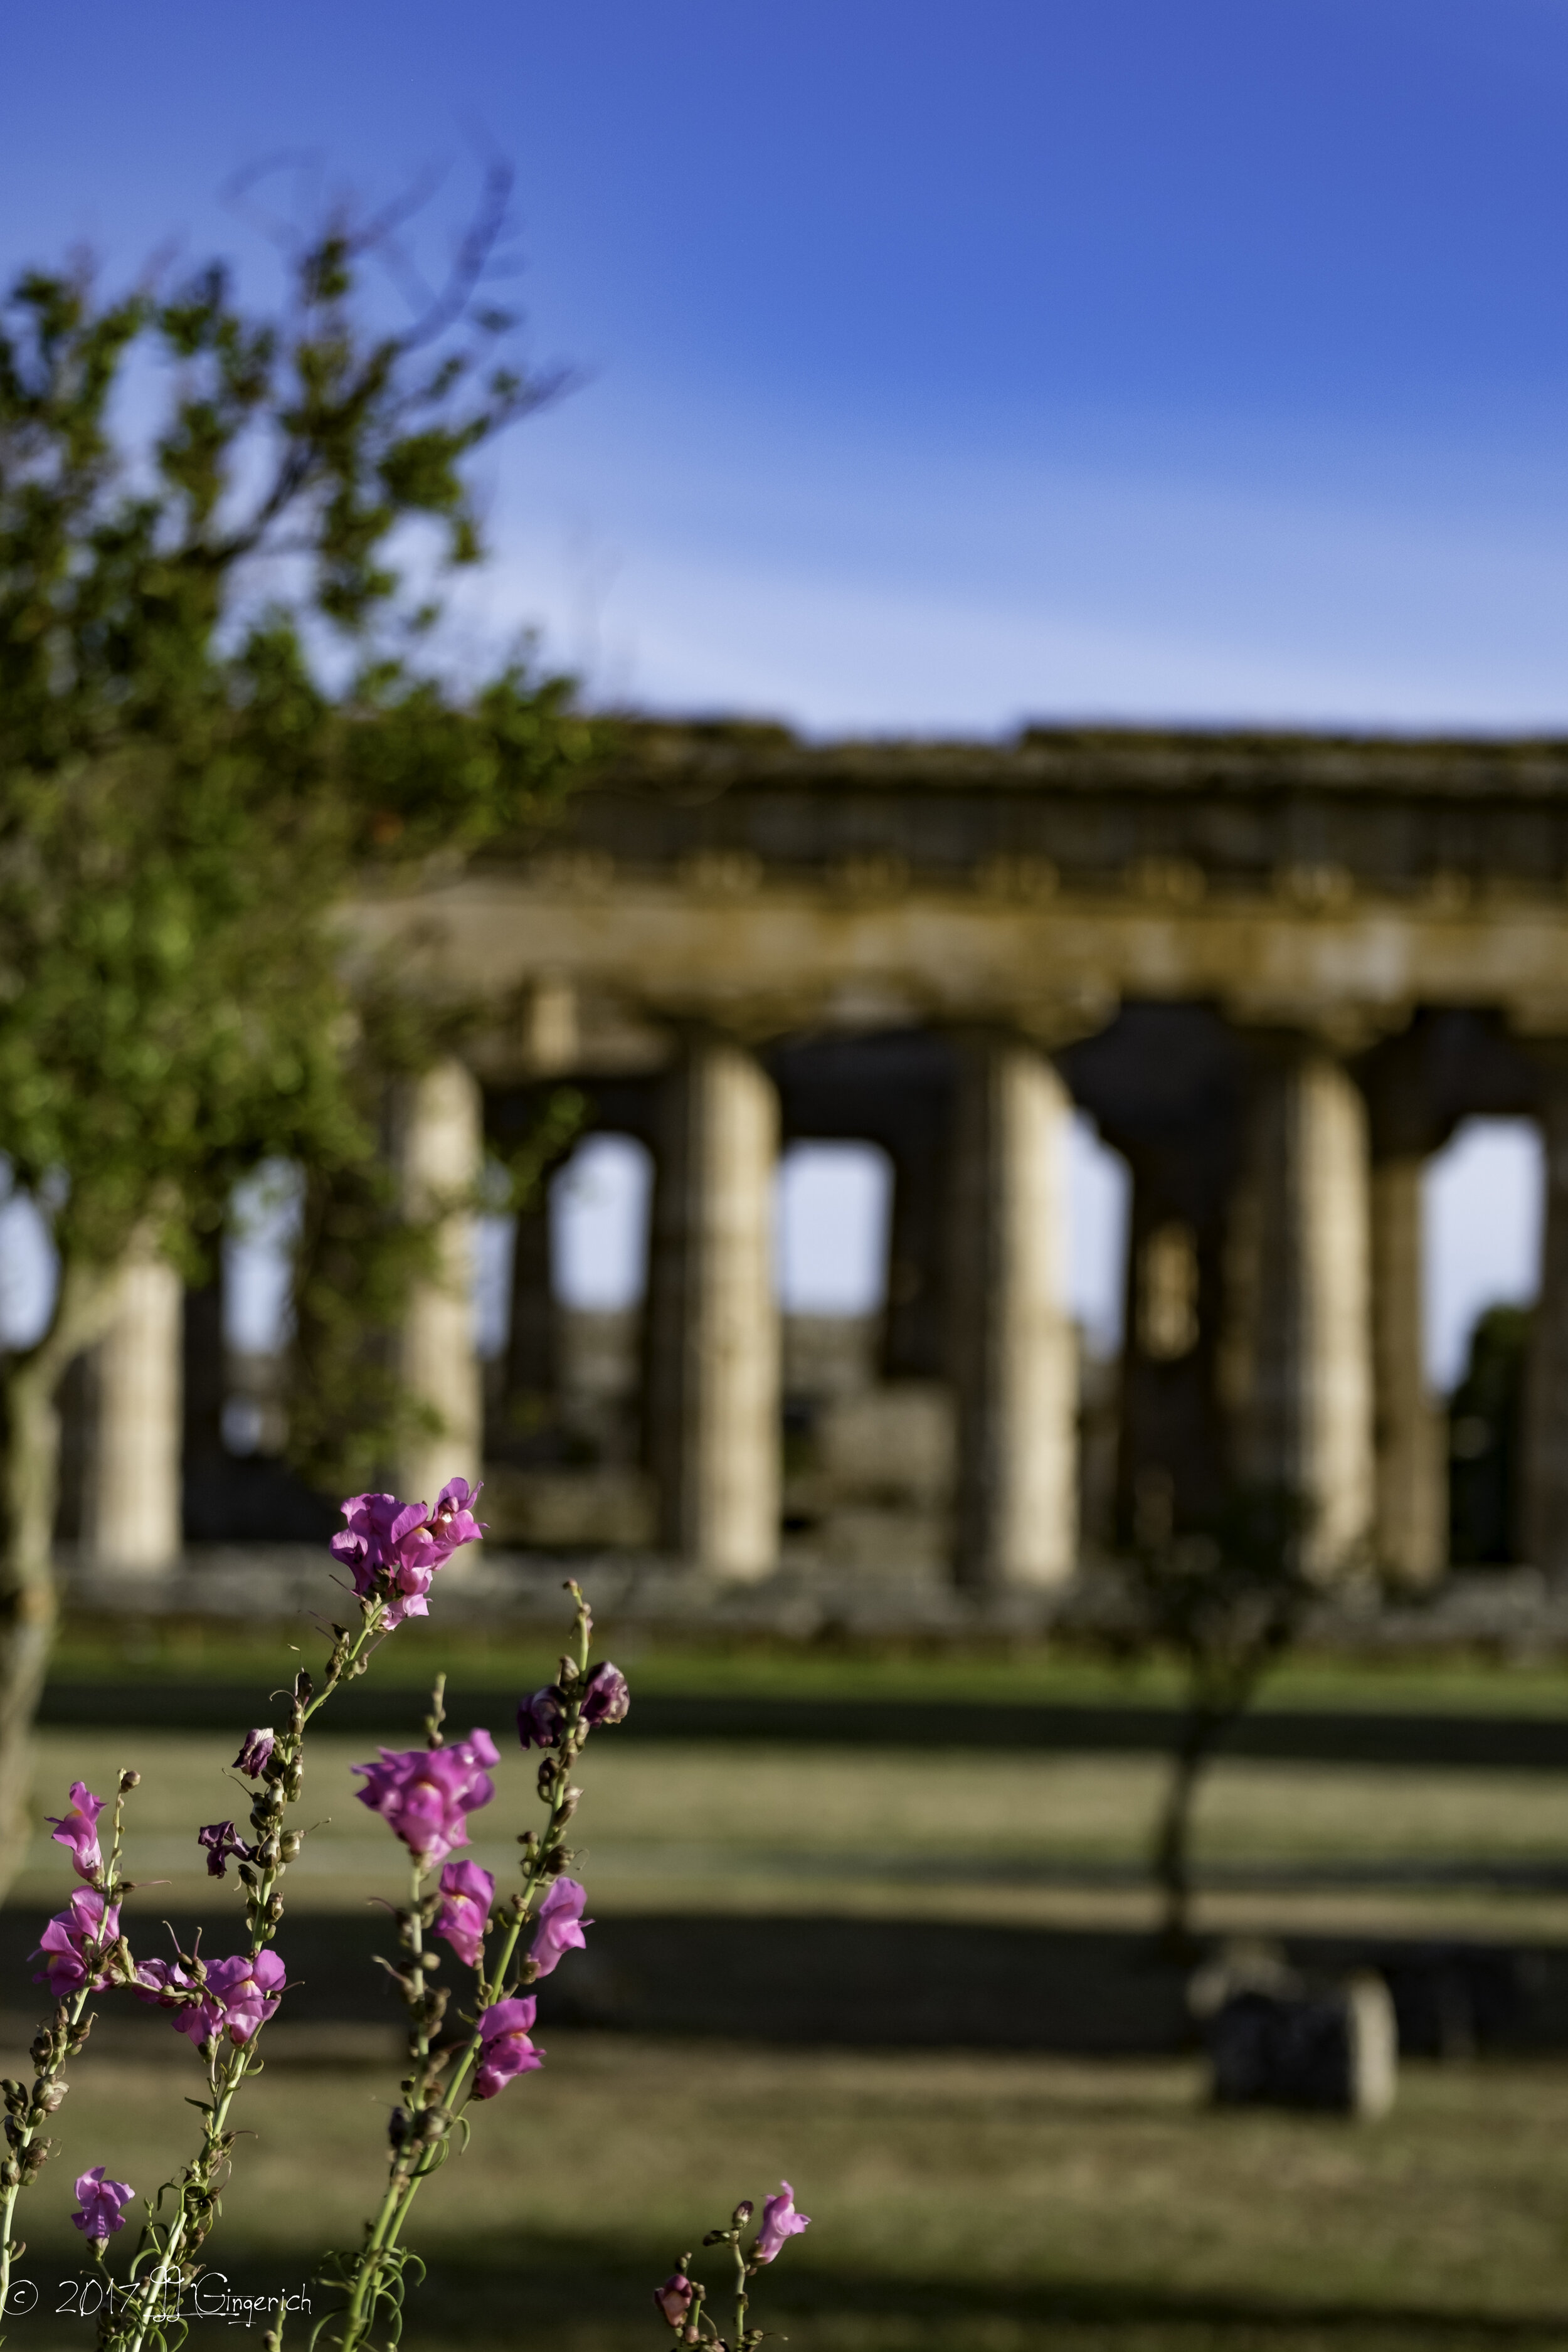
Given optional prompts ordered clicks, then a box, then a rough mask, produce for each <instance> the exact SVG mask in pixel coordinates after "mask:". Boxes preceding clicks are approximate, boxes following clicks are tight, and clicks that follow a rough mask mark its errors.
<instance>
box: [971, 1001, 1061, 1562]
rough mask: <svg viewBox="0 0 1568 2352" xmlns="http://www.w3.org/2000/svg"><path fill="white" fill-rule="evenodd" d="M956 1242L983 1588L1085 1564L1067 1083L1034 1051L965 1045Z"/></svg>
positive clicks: (974, 1533)
mask: <svg viewBox="0 0 1568 2352" xmlns="http://www.w3.org/2000/svg"><path fill="white" fill-rule="evenodd" d="M957 1052H958V1056H959V1065H960V1067H959V1082H958V1101H957V1117H956V1119H955V1127H954V1136H953V1188H952V1190H953V1197H952V1229H951V1234H950V1239H949V1265H950V1290H949V1297H950V1314H951V1317H952V1324H951V1331H952V1377H953V1382H954V1386H955V1389H956V1391H957V1404H958V1497H957V1513H956V1530H955V1537H956V1539H955V1559H954V1569H955V1573H956V1576H957V1580H958V1581H959V1582H960V1583H961V1584H964V1585H970V1586H973V1587H977V1588H979V1589H982V1590H997V1589H1005V1588H1006V1587H1009V1586H1025V1587H1028V1586H1036V1587H1038V1586H1049V1585H1055V1584H1060V1583H1062V1582H1064V1581H1065V1580H1067V1579H1068V1578H1069V1577H1070V1576H1071V1575H1072V1573H1073V1571H1074V1570H1075V1568H1076V1567H1077V1565H1078V1433H1077V1418H1078V1364H1077V1351H1076V1348H1075V1345H1074V1339H1073V1331H1072V1326H1071V1324H1070V1322H1069V1320H1068V1314H1067V1310H1066V1306H1065V1301H1064V1284H1065V1276H1066V1260H1067V1247H1066V1219H1067V1166H1066V1142H1065V1130H1066V1127H1067V1122H1068V1117H1069V1112H1070V1105H1069V1100H1068V1092H1067V1089H1066V1087H1064V1086H1063V1084H1062V1081H1061V1079H1060V1077H1059V1076H1058V1074H1057V1071H1056V1069H1055V1068H1054V1066H1052V1064H1051V1063H1050V1062H1049V1061H1048V1060H1047V1056H1046V1055H1045V1054H1044V1053H1042V1052H1041V1051H1040V1050H1039V1048H1038V1047H1037V1046H1035V1045H1030V1044H1028V1043H1026V1041H1024V1040H1023V1039H1020V1038H1017V1037H1013V1036H1008V1035H989V1034H987V1035H981V1036H977V1037H967V1038H964V1039H963V1040H961V1041H960V1043H959V1045H958V1047H957Z"/></svg>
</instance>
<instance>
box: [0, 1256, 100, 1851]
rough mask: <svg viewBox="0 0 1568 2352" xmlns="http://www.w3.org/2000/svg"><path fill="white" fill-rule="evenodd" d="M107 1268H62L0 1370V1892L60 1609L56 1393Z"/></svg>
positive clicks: (95, 1330)
mask: <svg viewBox="0 0 1568 2352" xmlns="http://www.w3.org/2000/svg"><path fill="white" fill-rule="evenodd" d="M117 1290H118V1284H117V1282H116V1280H115V1278H114V1276H113V1274H112V1273H106V1272H104V1271H103V1270H102V1269H100V1268H97V1267H86V1266H80V1265H70V1264H67V1265H65V1266H63V1267H62V1268H61V1272H60V1284H59V1293H58V1298H57V1300H56V1304H55V1314H54V1319H53V1321H52V1323H51V1324H50V1326H49V1328H48V1330H47V1332H46V1333H45V1334H44V1337H43V1338H42V1339H40V1340H38V1341H37V1344H36V1345H35V1346H33V1347H31V1348H29V1349H26V1351H25V1352H22V1353H19V1354H16V1355H14V1356H12V1357H11V1358H10V1359H9V1360H8V1361H7V1362H6V1364H5V1370H4V1371H3V1372H0V1405H3V1408H4V1415H5V1429H4V1435H3V1438H0V1898H3V1897H4V1895H5V1894H6V1893H7V1892H8V1890H9V1888H10V1885H11V1882H12V1880H13V1879H14V1878H15V1877H16V1873H17V1871H18V1870H19V1869H20V1868H21V1864H22V1859H23V1856H24V1854H25V1853H26V1846H27V1838H28V1834H29V1831H30V1828H31V1815H32V1785H33V1723H34V1718H35V1717H36V1716H37V1710H38V1699H39V1696H40V1694H41V1693H42V1690H43V1687H44V1676H45V1675H46V1674H47V1671H48V1664H49V1653H50V1650H51V1649H52V1647H53V1645H54V1637H55V1625H56V1622H57V1620H58V1614H59V1601H58V1594H57V1591H56V1588H55V1570H54V1531H55V1506H56V1499H57V1496H58V1486H59V1461H60V1423H59V1413H58V1409H57V1405H56V1402H55V1401H56V1397H57V1395H58V1391H59V1385H60V1381H62V1379H63V1378H64V1376H65V1371H66V1367H67V1366H68V1364H69V1362H70V1360H71V1359H72V1357H73V1356H76V1355H79V1353H80V1352H81V1350H82V1349H83V1348H88V1347H90V1346H91V1345H92V1344H93V1342H94V1340H95V1339H99V1338H100V1337H101V1335H102V1333H103V1332H104V1330H105V1329H106V1328H108V1325H109V1323H110V1320H111V1319H112V1317H113V1313H114V1304H115V1297H116V1293H117Z"/></svg>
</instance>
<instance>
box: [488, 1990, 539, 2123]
mask: <svg viewBox="0 0 1568 2352" xmlns="http://www.w3.org/2000/svg"><path fill="white" fill-rule="evenodd" d="M537 2007H538V2003H537V2002H536V2001H535V2000H533V1999H532V1998H531V1997H525V1998H524V1999H523V2000H498V2001H495V2002H493V2003H492V2004H491V2006H490V2007H489V2009H487V2010H486V2011H485V2012H484V2014H483V2016H482V2017H481V2018H480V2019H479V2071H478V2072H477V2074H475V2076H474V2096H475V2098H476V2099H493V2098H494V2097H495V2095H496V2093H497V2092H498V2091H504V2090H505V2088H506V2086H507V2084H509V2083H510V2081H511V2078H512V2076H513V2075H514V2074H531V2073H532V2072H533V2070H534V2068H535V2067H536V2066H542V2065H543V2063H544V2053H543V2052H542V2051H541V2050H536V2049H535V2048H534V2046H533V2044H532V2042H531V2041H530V2040H529V2038H528V2036H529V2032H530V2029H531V2026H532V2024H533V2014H534V2011H535V2009H536V2008H537Z"/></svg>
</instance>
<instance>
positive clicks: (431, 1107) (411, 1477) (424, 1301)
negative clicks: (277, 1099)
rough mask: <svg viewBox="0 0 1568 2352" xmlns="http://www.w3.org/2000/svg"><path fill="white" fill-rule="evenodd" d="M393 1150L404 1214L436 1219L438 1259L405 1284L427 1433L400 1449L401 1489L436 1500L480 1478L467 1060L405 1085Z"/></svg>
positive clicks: (403, 1335) (412, 1372) (411, 1392)
mask: <svg viewBox="0 0 1568 2352" xmlns="http://www.w3.org/2000/svg"><path fill="white" fill-rule="evenodd" d="M392 1148H393V1153H394V1157H395V1161H396V1166H397V1171H398V1177H399V1181H400V1184H401V1187H402V1193H403V1206H404V1211H405V1214H406V1215H409V1216H411V1217H416V1218H420V1219H426V1218H428V1219H432V1220H434V1222H435V1234H436V1262H435V1264H434V1265H433V1267H432V1268H431V1271H430V1273H429V1274H428V1275H427V1276H424V1277H423V1278H422V1279H421V1280H419V1281H417V1282H415V1283H413V1284H411V1285H410V1286H409V1293H408V1300H407V1304H406V1307H405V1311H404V1318H403V1327H402V1330H401V1332H400V1334H399V1340H398V1369H399V1373H400V1376H401V1379H402V1381H403V1385H404V1389H405V1392H406V1395H407V1397H408V1399H409V1401H410V1402H411V1403H412V1404H413V1405H414V1406H415V1407H416V1408H421V1407H422V1408H423V1409H424V1413H425V1416H426V1427H425V1428H423V1429H412V1430H411V1431H410V1432H409V1433H408V1435H407V1436H406V1437H405V1440H404V1443H403V1444H402V1446H401V1447H400V1449H399V1453H398V1460H397V1492H398V1493H399V1495H401V1496H403V1497H404V1499H405V1501H407V1502H411V1503H412V1502H422V1503H433V1502H434V1501H435V1499H436V1496H437V1494H438V1493H439V1492H440V1489H441V1488H442V1486H444V1485H445V1484H446V1482H447V1479H448V1478H453V1477H462V1478H468V1479H469V1480H474V1479H477V1478H478V1477H479V1475H480V1456H481V1454H482V1452H483V1430H484V1394H483V1386H482V1381H481V1377H480V1370H479V1356H478V1354H477V1352H476V1349H475V1344H474V1297H473V1292H474V1208H473V1202H474V1194H475V1189H476V1187H477V1185H478V1183H479V1176H480V1172H481V1165H482V1154H483V1148H484V1147H483V1122H482V1117H481V1103H480V1097H479V1087H478V1085H477V1083H476V1082H475V1080H474V1078H473V1076H471V1075H470V1073H469V1072H468V1070H467V1069H466V1068H465V1067H464V1066H463V1065H462V1063H461V1062H458V1061H445V1062H437V1065H436V1066H435V1067H434V1069H430V1070H426V1072H425V1073H424V1074H423V1076H420V1077H417V1078H412V1079H409V1080H407V1081H405V1083H404V1084H403V1085H402V1086H401V1087H399V1089H398V1091H397V1096H396V1099H395V1103H394V1106H393V1121H392Z"/></svg>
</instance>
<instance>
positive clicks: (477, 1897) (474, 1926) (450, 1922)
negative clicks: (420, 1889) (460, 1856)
mask: <svg viewBox="0 0 1568 2352" xmlns="http://www.w3.org/2000/svg"><path fill="white" fill-rule="evenodd" d="M495 1892H496V1883H495V1880H494V1879H493V1878H492V1877H491V1876H490V1874H489V1871H488V1870H481V1869H480V1868H479V1864H478V1863H477V1862H449V1863H448V1864H447V1867H446V1869H445V1870H444V1871H443V1872H442V1873H441V1908H440V1910H439V1911H438V1912H437V1915H436V1933H437V1935H438V1936H444V1937H446V1939H447V1943H448V1944H450V1945H451V1947H452V1949H453V1950H454V1951H455V1952H456V1953H457V1955H458V1958H459V1959H460V1960H466V1961H467V1962H468V1966H469V1968H471V1969H477V1968H478V1967H479V1961H480V1959H481V1958H483V1955H484V1944H485V1929H486V1928H487V1927H489V1918H490V1905H491V1904H492V1903H493V1902H494V1900H495Z"/></svg>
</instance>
